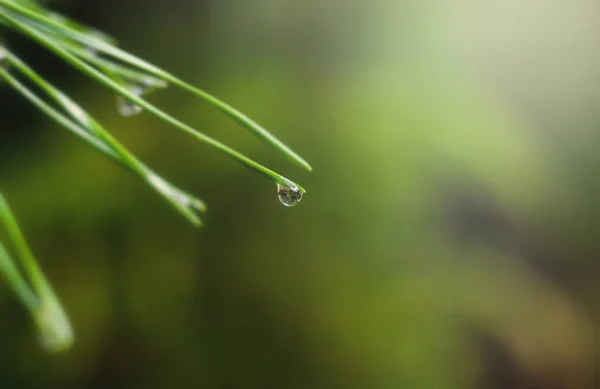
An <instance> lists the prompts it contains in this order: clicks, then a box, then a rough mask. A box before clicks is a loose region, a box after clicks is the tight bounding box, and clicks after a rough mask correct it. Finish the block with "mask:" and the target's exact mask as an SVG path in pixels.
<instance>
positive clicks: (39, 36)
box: [0, 1, 304, 191]
mask: <svg viewBox="0 0 600 389" xmlns="http://www.w3.org/2000/svg"><path fill="white" fill-rule="evenodd" d="M0 4H3V2H2V1H0ZM9 14H10V12H5V13H4V14H3V15H2V16H3V17H4V18H5V19H6V20H7V21H8V22H9V23H10V24H12V25H13V26H15V27H16V28H17V29H18V30H20V31H21V32H22V33H24V34H25V35H28V36H29V37H31V38H32V39H34V40H36V41H38V42H39V43H40V44H41V45H42V46H44V47H46V48H48V49H49V50H51V51H52V52H54V53H55V54H56V55H57V56H59V57H61V58H63V59H64V60H65V61H66V62H67V63H69V64H70V65H72V66H73V67H75V68H76V69H78V70H80V71H82V72H83V73H85V74H87V75H88V76H90V77H92V78H94V79H95V80H97V81H98V82H100V83H102V84H104V85H105V86H107V87H108V88H110V89H112V90H113V91H115V92H116V93H118V94H119V95H121V96H123V97H124V98H126V99H128V100H129V101H131V102H133V103H135V104H137V105H139V106H141V107H142V108H144V109H145V110H146V111H148V112H150V113H152V114H153V115H155V116H157V117H158V118H160V119H162V120H163V121H165V122H167V123H169V124H171V125H173V126H174V127H177V128H179V129H181V130H182V131H184V132H187V133H188V134H190V135H192V136H193V137H195V138H196V139H198V140H199V141H201V142H204V143H207V144H209V145H210V146H212V147H213V148H215V149H217V150H220V151H222V152H224V153H226V154H227V155H229V156H230V157H232V158H233V159H235V160H237V161H238V162H240V163H242V164H244V165H246V166H248V167H249V168H251V169H254V170H255V171H257V172H259V173H261V174H263V175H264V176H266V177H268V178H270V179H272V180H273V181H275V182H276V183H279V184H281V185H285V186H295V187H298V188H300V189H301V190H302V191H304V189H303V188H302V187H301V186H300V185H298V184H296V183H294V182H293V181H291V180H289V179H288V178H285V177H283V176H281V175H280V174H278V173H276V172H274V171H272V170H270V169H268V168H266V167H264V166H262V165H261V164H259V163H257V162H255V161H253V160H252V159H250V158H248V157H246V156H245V155H243V154H241V153H239V152H237V151H235V150H234V149H232V148H231V147H229V146H227V145H225V144H223V143H221V142H219V141H217V140H215V139H213V138H211V137H209V136H207V135H205V134H203V133H201V132H199V131H197V130H196V129H194V128H193V127H191V126H188V125H187V124H185V123H183V122H181V121H179V120H178V119H175V118H174V117H172V116H170V115H169V114H167V113H166V112H164V111H162V110H160V109H158V108H156V107H155V106H154V105H152V104H150V103H148V102H146V101H145V100H144V99H142V98H140V97H138V96H136V95H135V94H133V93H131V92H130V91H129V90H127V89H126V88H124V87H123V86H121V85H119V84H118V83H116V82H115V81H113V80H112V79H110V78H109V77H107V76H105V75H104V74H102V73H101V72H99V71H98V70H96V69H94V68H93V67H91V66H90V65H88V64H86V63H85V62H84V61H82V60H80V59H79V58H77V57H76V56H75V55H73V54H71V53H70V52H69V51H68V50H67V49H65V48H63V47H62V46H61V45H60V44H58V43H57V42H55V41H54V40H53V39H52V38H50V37H48V36H47V35H44V34H43V33H41V32H39V31H37V30H36V29H35V28H33V27H31V26H29V25H27V24H26V23H23V22H22V21H20V20H19V18H17V17H15V16H12V15H9Z"/></svg>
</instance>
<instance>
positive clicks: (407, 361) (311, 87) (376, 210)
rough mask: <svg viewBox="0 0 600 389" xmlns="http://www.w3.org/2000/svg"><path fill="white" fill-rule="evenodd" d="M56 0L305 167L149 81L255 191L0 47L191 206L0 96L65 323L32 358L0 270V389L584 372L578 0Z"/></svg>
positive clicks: (7, 141) (582, 377)
mask: <svg viewBox="0 0 600 389" xmlns="http://www.w3.org/2000/svg"><path fill="white" fill-rule="evenodd" d="M53 5H54V6H56V8H57V9H58V10H60V11H62V12H64V13H66V14H68V15H70V16H73V17H76V18H78V19H80V20H82V21H83V22H86V23H87V24H90V25H94V26H97V27H99V28H101V29H103V30H104V31H106V32H108V33H110V34H112V35H114V36H116V37H118V38H119V40H120V43H121V45H122V46H123V47H124V48H125V49H127V50H129V51H132V52H133V53H135V54H138V55H140V56H141V57H143V58H145V59H147V60H149V61H151V62H154V63H156V64H157V65H158V66H161V67H163V68H166V69H168V70H169V71H171V72H173V73H175V74H178V75H180V76H181V77H182V78H183V79H185V80H188V81H190V82H192V83H193V84H195V85H198V86H200V87H202V88H204V89H206V90H208V91H210V92H211V93H214V94H215V95H217V96H219V97H220V98H222V99H224V100H225V101H227V102H229V103H231V104H232V105H234V106H235V107H237V108H239V109H240V110H241V111H243V112H244V113H246V114H248V115H249V116H250V117H252V118H253V119H255V120H256V121H257V122H259V123H261V124H263V125H264V126H265V127H266V128H268V129H269V130H271V131H272V132H273V133H274V134H275V135H277V136H278V137H280V138H281V139H282V140H283V141H285V142H286V143H287V144H289V145H290V146H291V147H292V148H294V149H295V150H296V151H298V152H299V153H300V154H301V155H303V156H304V157H306V158H307V159H308V161H309V162H311V164H312V165H313V167H314V168H315V170H314V172H313V173H306V172H304V171H302V170H300V169H296V168H295V167H294V166H292V165H290V164H288V163H287V162H286V161H285V160H283V159H281V158H280V157H279V156H278V155H277V154H276V153H275V152H273V151H271V150H269V148H268V147H266V146H264V145H263V144H261V143H260V142H259V141H258V140H256V139H255V138H254V137H252V136H251V135H250V134H248V133H247V132H246V131H244V130H243V129H242V128H240V127H239V126H237V125H236V124H235V123H233V122H232V121H231V120H229V119H228V118H226V117H224V116H223V115H221V114H219V113H218V112H215V111H213V110H212V109H211V108H210V107H208V106H207V105H205V104H202V103H201V102H199V101H197V100H196V99H194V98H192V97H191V96H190V95H187V94H185V93H182V92H180V91H177V90H171V89H168V90H166V91H164V92H159V93H156V94H154V95H152V96H151V97H150V100H151V101H152V102H154V103H156V104H158V105H159V106H161V107H164V108H166V109H167V110H168V111H169V112H171V113H173V114H174V115H175V116H176V117H178V118H182V119H184V120H185V121H187V122H189V123H191V124H192V125H194V126H196V127H198V128H199V129H200V130H202V131H205V132H206V133H208V134H209V135H211V136H214V137H216V138H217V139H219V140H222V141H224V142H225V143H227V144H229V145H231V146H233V147H235V148H237V149H240V150H241V151H243V152H244V153H246V154H248V155H250V156H252V157H253V158H256V159H257V160H259V161H261V162H263V163H265V164H266V165H267V166H269V167H271V168H273V169H275V170H277V171H279V172H281V173H282V174H284V175H286V176H288V177H290V178H292V179H294V180H296V181H297V182H299V183H301V184H302V185H303V186H304V187H305V188H306V189H307V194H306V196H305V199H304V200H303V201H302V204H300V205H299V206H298V207H296V208H293V209H287V208H284V207H283V206H281V204H280V203H279V202H278V200H277V196H276V190H275V186H274V185H273V184H272V183H271V182H270V181H267V180H265V179H263V178H262V177H260V176H258V175H256V174H255V173H252V172H249V171H248V170H247V169H245V168H244V167H242V166H240V165H238V164H237V163H235V162H233V161H231V160H230V159H228V158H227V157H225V156H223V155H221V154H220V153H218V152H216V151H214V150H212V149H210V148H208V147H206V146H204V145H201V144H197V143H195V142H191V141H190V138H189V137H187V136H186V135H184V134H182V133H180V132H178V131H177V130H175V129H173V128H169V127H168V126H166V125H165V124H163V123H162V122H159V121H157V120H155V119H154V118H153V117H151V116H149V115H141V116H138V117H135V118H129V119H125V118H122V117H119V116H118V114H117V112H116V108H115V98H114V96H112V95H111V93H110V92H109V91H108V90H107V89H104V88H103V87H101V86H99V85H96V84H94V83H93V82H91V81H89V80H87V79H86V78H85V77H83V76H82V75H80V74H77V73H76V72H75V71H72V70H70V69H69V68H68V67H67V66H66V65H64V64H62V63H61V62H60V61H59V60H57V59H54V58H52V57H51V56H49V55H48V54H46V53H44V52H43V51H41V50H39V49H36V48H35V46H34V45H32V44H30V43H28V42H26V41H23V40H22V39H18V38H16V37H8V38H9V40H8V42H9V46H10V47H11V48H13V49H15V51H17V52H18V53H20V54H22V55H23V56H24V57H25V58H26V59H28V61H29V62H30V63H35V64H37V65H36V66H37V68H38V70H40V72H41V73H42V74H43V75H45V76H47V77H48V78H50V79H51V80H53V81H55V82H56V84H57V85H59V86H61V87H63V88H64V89H65V90H67V91H68V92H69V93H70V94H71V95H73V96H75V97H76V98H77V99H78V100H79V101H81V102H82V103H83V104H84V106H85V107H86V108H88V109H89V110H90V112H91V113H93V114H95V115H96V116H97V117H98V118H99V119H100V121H101V122H102V123H104V124H105V125H106V127H107V128H109V129H111V130H112V131H113V133H114V134H115V135H116V136H117V137H118V138H119V139H121V140H122V141H123V142H124V143H125V144H126V145H128V146H129V147H130V148H131V149H132V150H133V151H134V152H135V153H136V154H137V155H138V156H140V157H141V158H142V159H143V160H144V161H146V162H147V163H148V164H149V165H150V166H151V167H154V168H156V170H157V171H158V172H159V173H161V174H163V175H164V176H165V177H167V178H169V179H170V180H171V181H172V182H174V183H176V184H179V185H180V186H181V187H182V188H184V189H186V190H188V191H190V192H192V193H194V194H197V195H198V196H199V197H201V198H203V199H204V200H205V201H206V202H207V203H208V206H209V212H208V213H207V215H206V216H205V218H204V219H205V226H204V227H203V228H202V229H201V230H195V229H193V228H192V227H191V226H190V225H189V224H188V223H187V222H186V221H185V220H184V219H183V218H181V217H180V216H179V215H178V214H176V212H174V211H173V210H172V209H171V208H170V207H169V206H168V205H167V204H166V203H165V202H164V201H161V199H159V198H158V196H156V195H155V194H154V193H153V192H152V191H151V190H150V189H149V188H147V187H146V186H145V185H144V184H142V183H141V182H139V180H136V179H135V178H134V177H132V176H131V175H130V174H127V173H126V172H124V171H123V170H121V169H120V168H119V167H117V166H116V165H114V164H112V163H110V162H109V161H108V160H107V159H106V158H104V157H102V156H100V155H99V154H97V153H95V152H94V151H92V150H91V149H89V148H86V147H85V146H83V145H82V144H81V143H80V142H79V141H78V140H77V139H75V138H73V137H71V136H70V135H68V134H67V133H66V132H64V131H62V130H61V129H59V128H57V126H56V125H54V124H52V123H51V122H50V121H48V120H46V118H44V117H43V116H42V114H40V113H39V112H37V111H36V110H35V109H34V108H32V107H30V106H29V105H27V104H26V103H25V102H24V101H22V100H21V99H20V98H17V97H16V96H17V95H16V94H14V93H12V92H11V91H10V90H8V89H7V88H1V89H0V106H2V110H1V111H0V112H1V114H2V120H1V124H0V187H1V188H2V191H3V192H4V193H5V195H6V197H7V198H8V200H9V201H10V202H11V204H12V207H13V209H14V211H15V212H16V214H17V215H18V217H19V220H20V222H21V224H22V226H23V228H24V230H25V232H26V233H27V236H28V239H29V241H30V243H31V245H32V247H33V249H34V251H35V252H36V254H37V256H38V258H39V260H40V261H41V263H42V266H43V268H44V269H45V270H46V272H47V274H48V276H49V278H50V279H51V280H52V281H53V283H54V285H55V287H56V289H57V292H58V294H59V295H60V296H61V298H62V299H63V302H64V304H65V306H66V309H67V311H68V312H69V314H70V316H71V318H72V321H73V325H74V327H75V330H76V336H77V339H76V344H75V347H74V349H73V350H72V351H71V352H70V353H68V354H66V355H64V356H58V357H57V356H52V355H47V354H45V353H44V352H43V350H41V348H40V347H38V344H37V343H36V337H35V332H34V328H33V325H32V324H31V322H30V319H29V317H28V315H27V313H26V312H25V311H24V310H23V309H22V307H21V306H20V305H19V303H18V302H17V301H16V299H15V298H14V296H13V295H12V294H11V293H10V292H9V290H8V288H7V286H6V285H5V284H0V317H1V320H0V388H2V389H4V388H7V389H13V388H15V389H17V388H115V389H120V388H129V389H133V388H145V389H154V388H156V389H159V388H289V389H300V388H302V389H304V388H311V389H318V388H323V389H325V388H327V389H333V388H340V389H341V388H343V389H351V388H357V389H365V388H376V389H388V388H411V389H415V388H430V389H438V388H439V389H454V388H456V389H459V388H486V389H488V388H517V389H518V388H540V389H550V388H552V389H554V388H565V389H566V388H569V389H571V388H573V389H575V388H586V389H587V388H596V387H598V385H599V384H600V383H599V382H598V380H599V379H600V374H599V373H600V362H599V361H600V358H599V353H598V339H599V338H598V331H597V329H598V327H597V322H598V319H599V316H600V304H599V303H598V299H597V296H598V293H599V292H600V287H599V285H600V283H599V282H598V277H600V264H599V262H598V256H599V254H600V240H599V238H600V200H599V198H600V197H599V195H600V174H599V172H598V170H599V169H598V166H599V164H600V153H598V151H599V146H598V145H599V144H600V143H599V142H598V140H599V139H598V134H599V132H598V128H599V126H600V115H599V114H598V112H599V111H598V108H597V107H598V106H600V105H599V104H600V38H599V37H600V24H598V23H597V15H599V12H600V5H599V4H597V3H596V2H592V1H588V0H570V1H564V0H544V1H541V0H502V1H500V0H491V1H476V0H463V1H450V0H433V1H428V2H423V1H418V0H372V1H360V0H345V1H343V0H337V1H335V0H253V1H247V0H227V1H224V0H221V1H219V0H170V1H158V0H152V1H147V0H146V1H144V0H129V1H126V2H125V1H119V0H104V1H74V0H73V1H55V2H54V3H53Z"/></svg>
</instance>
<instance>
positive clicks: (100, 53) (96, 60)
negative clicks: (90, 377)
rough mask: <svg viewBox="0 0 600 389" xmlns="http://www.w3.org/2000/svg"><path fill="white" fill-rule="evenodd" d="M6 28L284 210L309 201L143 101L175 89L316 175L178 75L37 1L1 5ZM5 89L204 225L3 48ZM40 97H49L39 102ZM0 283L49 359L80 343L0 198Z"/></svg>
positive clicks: (183, 200) (170, 189)
mask: <svg viewBox="0 0 600 389" xmlns="http://www.w3.org/2000/svg"><path fill="white" fill-rule="evenodd" d="M2 28H8V29H11V30H13V31H16V32H17V33H20V34H22V35H24V36H26V37H28V38H30V39H31V40H33V41H35V42H37V43H38V44H40V45H41V46H42V47H44V48H46V49H47V50H49V51H51V52H52V53H53V54H54V55H56V56H57V57H59V58H61V59H63V60H64V61H65V62H67V63H68V64H69V65H71V66H72V67H73V68H75V69H77V70H79V71H80V72H82V73H83V74H85V75H86V76H88V77H90V78H91V79H93V80H95V81H97V82H98V83H99V84H101V85H103V86H105V87H107V88H109V89H111V90H112V91H113V92H115V93H116V94H117V95H118V96H120V98H122V99H124V100H123V101H124V102H125V104H129V106H128V107H130V108H131V109H132V112H134V113H135V112H137V111H139V110H141V109H144V110H145V111H146V112H149V113H150V114H152V115H154V116H156V117H157V118H159V119H160V120H162V121H163V122H165V123H167V124H169V125H171V126H173V127H175V128H177V129H179V130H181V131H183V132H185V133H187V134H189V135H191V136H192V137H194V138H195V139H197V140H198V141H200V142H202V143H205V144H208V145H209V146H210V147H212V148H214V149H216V150H218V151H221V152H223V153H225V154H227V155H228V156H230V157H231V158H233V159H234V160H236V161H238V162H240V163H242V164H244V165H245V166H247V167H248V168H250V169H251V170H254V171H256V172H258V173H260V174H262V175H263V176H265V177H267V178H269V179H270V180H272V181H274V182H275V183H277V187H278V191H279V197H280V199H282V202H284V205H287V206H289V205H294V203H297V202H298V201H299V200H300V199H301V197H302V194H303V193H305V190H304V188H302V187H301V186H300V185H298V184H297V183H295V182H293V181H291V180H289V179H288V178H286V177H283V176H282V175H280V174H278V173H276V172H274V171H273V170H271V169H269V168H267V167H265V166H263V165H262V164H260V163H258V162H256V161H254V160H252V159H250V158H248V157H247V156H245V155H244V154H242V153H240V152H238V151H236V150H234V149H232V148H231V147H229V146H227V145H225V144H223V143H221V142H219V141H218V140H216V139H213V138H212V137H209V136H208V135H205V134H204V133H202V132H200V131H198V130H197V129H195V128H194V127H192V126H189V125H188V124H186V123H184V122H182V121H180V120H178V119H176V118H174V117H173V116H171V115H169V114H168V113H166V112H165V111H163V110H161V109H160V108H158V107H156V106H155V105H153V104H151V103H149V102H148V101H146V100H145V99H143V98H142V97H141V96H142V95H145V94H147V93H149V92H151V91H153V90H155V89H159V88H164V87H166V86H167V85H169V84H171V85H175V86H178V87H180V88H181V89H183V90H186V91H188V92H190V93H192V94H193V95H195V96H196V97H198V98H200V99H201V100H203V101H205V102H207V103H208V104H210V105H212V106H213V107H214V108H216V109H218V110H220V111H221V112H223V113H224V114H225V115H227V116H229V117H230V118H232V119H233V120H235V121H236V122H237V123H239V124H240V125H241V126H243V127H245V128H246V129H248V130H249V131H251V132H252V133H253V134H254V135H256V136H257V137H258V138H260V139H261V140H263V141H264V142H265V143H266V144H267V145H269V146H271V147H273V148H274V149H275V150H277V151H278V152H279V153H281V154H282V155H283V156H285V157H286V158H288V159H289V160H290V161H292V162H294V163H295V164H297V165H299V166H301V167H303V168H305V169H306V170H309V171H310V170H312V168H311V166H310V165H309V164H308V162H306V161H305V160H304V159H303V158H302V157H300V156H299V155H298V154H297V153H296V152H294V151H293V150H292V149H290V148H289V147H288V146H286V145H285V144H284V143H283V142H281V141H280V140H279V139H277V138H276V137H275V136H273V135H272V134H271V133H269V132H268V131H267V130H265V129H264V128H263V127H261V126H260V125H258V124H257V123H256V122H254V121H253V120H251V119H250V118H248V117H247V116H246V115H244V114H243V113H241V112H240V111H238V110H236V109H235V108H233V107H231V106H230V105H228V104H226V103H225V102H223V101H221V100H219V99H218V98H216V97H214V96H212V95H211V94H209V93H207V92H205V91H203V90H201V89H198V88H196V87H194V86H192V85H190V84H188V83H186V82H185V81H182V80H181V79H179V78H177V77H175V76H174V75H172V74H170V73H168V72H166V71H164V70H162V69H160V68H158V67H156V66H154V65H152V64H150V63H148V62H146V61H144V60H142V59H140V58H138V57H136V56H134V55H132V54H129V53H128V52H126V51H123V50H121V49H119V48H118V47H117V46H116V40H115V39H113V38H112V37H110V36H108V35H106V34H104V33H102V32H100V31H98V30H96V29H93V28H90V27H87V26H84V25H82V24H81V23H79V22H77V21H74V20H71V19H69V18H67V17H65V16H63V15H60V14H57V13H55V12H52V11H50V10H48V9H45V8H44V7H42V6H40V5H39V4H38V3H37V2H36V1H34V0H0V31H1V29H2ZM0 81H4V82H5V84H6V85H8V86H10V87H12V88H13V89H14V90H15V91H16V92H17V93H18V94H19V95H21V96H22V97H24V98H25V99H26V100H27V101H28V102H29V103H31V104H32V105H33V106H34V107H36V108H37V109H39V110H40V111H41V112H43V113H44V114H45V115H46V116H48V118H50V119H52V120H53V121H54V122H56V123H57V124H59V125H60V126H61V127H63V128H65V129H66V130H68V131H69V132H71V133H72V134H74V135H76V136H77V137H79V138H80V139H81V140H82V141H84V142H85V143H87V144H88V145H89V146H91V147H93V148H94V149H95V150H96V151H98V152H100V153H102V154H103V155H105V156H106V157H107V158H109V159H111V160H112V161H114V162H116V163H117V164H119V165H120V166H122V167H123V168H125V169H126V170H128V171H129V172H131V173H133V174H134V175H135V176H137V177H138V178H139V179H141V180H142V181H144V182H145V183H146V184H147V185H149V186H150V187H151V188H152V189H153V190H155V191H156V192H157V193H158V194H159V195H160V196H161V197H163V198H164V199H165V200H166V201H167V202H168V203H170V204H171V205H172V206H173V207H174V208H175V209H176V210H177V211H178V212H180V213H181V214H182V215H183V216H184V217H185V218H186V219H188V220H189V221H190V222H191V223H192V224H193V225H195V226H200V225H201V220H200V218H199V213H201V212H204V211H205V210H206V206H205V205H204V203H203V202H202V201H201V200H199V199H198V198H196V197H194V196H191V195H189V194H187V193H185V192H184V191H182V190H181V189H179V188H177V187H175V186H173V185H172V184H170V183H169V182H168V181H166V180H165V179H164V178H162V177H160V176H159V175H158V174H156V173H155V172H154V171H152V170H151V169H150V168H148V167H147V166H146V165H144V164H143V163H142V162H141V161H140V160H139V159H137V158H136V157H135V156H134V155H133V154H132V153H131V152H130V151H129V150H128V149H127V148H126V147H125V146H123V145H122V144H121V143H120V142H119V141H118V140H117V139H115V138H114V137H113V136H112V135H111V134H110V132H108V131H107V130H106V129H105V128H104V127H103V126H102V125H100V124H99V123H98V122H97V121H96V120H95V119H94V118H93V117H92V116H91V115H90V114H88V113H87V112H86V111H85V110H84V109H83V108H82V107H81V106H79V105H78V104H77V103H75V102H74V101H73V100H72V99H71V98H69V97H68V96H67V95H66V94H65V93H63V92H62V91H60V90H59V89H57V88H56V87H54V86H53V85H52V84H51V83H50V82H48V81H47V80H45V79H44V78H43V77H41V76H40V75H39V74H38V73H37V72H36V71H35V70H34V69H33V68H32V67H30V66H28V65H27V64H26V63H25V62H23V61H22V60H21V59H19V57H18V56H17V55H16V54H14V53H13V52H12V51H9V50H8V49H7V48H6V47H5V46H3V43H2V42H1V41H0ZM30 84H33V85H35V86H36V89H38V92H34V91H33V90H32V89H31V88H30V87H28V86H27V85H30ZM39 92H43V94H42V95H40V94H39ZM284 200H285V201H284ZM3 231H4V233H3ZM3 237H4V238H8V243H10V244H11V247H13V249H14V252H13V254H16V258H18V259H19V260H20V263H21V265H22V266H20V267H18V266H16V265H15V262H13V260H12V258H13V257H11V253H10V251H9V250H7V245H6V244H7V242H2V241H1V239H2V238H3ZM0 275H1V276H3V277H4V278H5V279H6V280H7V283H8V285H9V286H10V287H11V289H12V290H13V291H14V293H15V294H16V295H17V297H18V298H19V299H20V300H21V302H22V303H23V305H24V306H25V307H26V308H27V309H28V310H29V311H30V312H31V314H32V316H33V318H34V321H35V323H36V324H37V326H38V330H39V333H40V338H41V341H42V344H43V345H44V347H45V348H47V349H48V350H49V351H62V350H65V349H68V348H69V347H70V346H71V344H72V342H73V338H74V336H73V331H72V328H71V325H70V323H69V320H68V318H67V316H66V314H65V312H64V310H63V308H62V306H61V304H60V302H59V301H58V299H57V298H56V295H55V294H54V291H53V290H52V288H51V286H50V283H49V282H48V281H47V280H46V278H45V276H44V274H43V273H42V271H41V270H40V268H39V266H38V265H37V262H36V261H35V258H34V256H33V254H32V252H31V250H30V249H29V246H28V245H27V243H26V241H25V238H24V236H23V234H22V233H21V230H20V229H19V226H18V224H17V221H16V219H15V217H14V215H13V213H12V212H11V210H10V208H9V207H8V203H7V202H6V200H5V199H4V197H3V196H2V194H0ZM27 280H28V281H29V282H28V281H27Z"/></svg>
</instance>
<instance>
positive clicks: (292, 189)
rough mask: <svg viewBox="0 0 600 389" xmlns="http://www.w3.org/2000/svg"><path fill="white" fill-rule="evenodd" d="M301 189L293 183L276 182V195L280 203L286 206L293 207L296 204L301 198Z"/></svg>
mask: <svg viewBox="0 0 600 389" xmlns="http://www.w3.org/2000/svg"><path fill="white" fill-rule="evenodd" d="M303 194H304V193H303V192H302V189H300V188H298V187H297V186H295V185H290V186H287V185H281V184H277V197H279V201H281V204H283V205H285V206H286V207H293V206H295V205H298V203H299V202H300V200H302V195H303Z"/></svg>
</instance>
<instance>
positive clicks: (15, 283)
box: [0, 242, 40, 312]
mask: <svg viewBox="0 0 600 389" xmlns="http://www.w3.org/2000/svg"><path fill="white" fill-rule="evenodd" d="M0 274H2V275H3V276H4V278H5V279H6V281H7V282H8V284H9V286H10V287H11V288H12V289H13V291H14V292H15V294H16V295H17V296H18V297H19V298H20V299H21V302H22V303H23V305H25V308H27V309H28V310H29V311H31V312H33V311H36V310H37V309H39V306H40V303H39V301H38V299H37V297H36V296H35V293H34V292H33V291H32V290H31V287H30V286H29V284H27V281H25V278H23V275H22V274H21V272H20V271H19V269H17V267H16V266H15V264H14V262H13V260H12V259H11V257H10V255H9V254H8V252H7V251H6V248H5V247H4V245H3V244H2V242H0Z"/></svg>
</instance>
